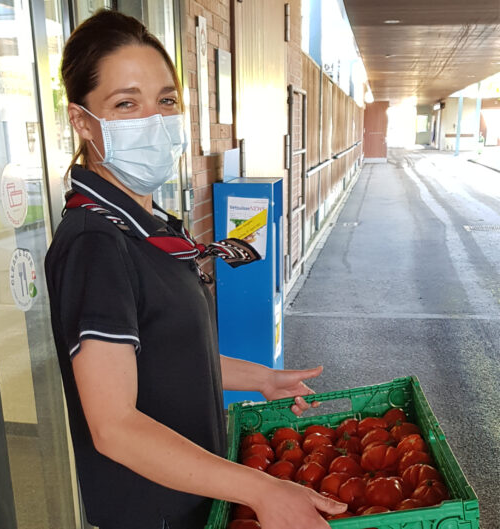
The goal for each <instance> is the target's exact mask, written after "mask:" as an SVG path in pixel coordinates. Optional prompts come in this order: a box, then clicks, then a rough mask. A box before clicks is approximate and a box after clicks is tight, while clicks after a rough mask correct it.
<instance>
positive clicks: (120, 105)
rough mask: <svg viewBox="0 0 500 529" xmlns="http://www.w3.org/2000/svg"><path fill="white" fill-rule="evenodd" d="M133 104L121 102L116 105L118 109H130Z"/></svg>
mask: <svg viewBox="0 0 500 529" xmlns="http://www.w3.org/2000/svg"><path fill="white" fill-rule="evenodd" d="M131 106H132V103H131V102H130V101H121V102H120V103H118V104H117V105H116V108H130V107H131Z"/></svg>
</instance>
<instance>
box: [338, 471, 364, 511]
mask: <svg viewBox="0 0 500 529" xmlns="http://www.w3.org/2000/svg"><path fill="white" fill-rule="evenodd" d="M365 490H366V483H365V480H364V479H363V478H358V477H352V478H349V479H348V480H347V481H345V482H344V483H342V485H340V487H339V498H340V499H341V500H342V501H343V502H344V503H347V504H348V505H349V509H350V510H351V511H355V510H356V509H358V508H359V507H361V506H362V505H366V497H365Z"/></svg>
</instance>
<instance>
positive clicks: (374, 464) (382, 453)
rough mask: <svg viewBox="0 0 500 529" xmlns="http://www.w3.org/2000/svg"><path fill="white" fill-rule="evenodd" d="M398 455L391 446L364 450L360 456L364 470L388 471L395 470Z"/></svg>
mask: <svg viewBox="0 0 500 529" xmlns="http://www.w3.org/2000/svg"><path fill="white" fill-rule="evenodd" d="M397 461H398V454H397V452H396V449H395V448H394V447H393V446H387V445H379V446H374V447H373V448H370V449H369V450H365V451H364V452H363V455H362V456H361V467H362V468H363V469H364V470H368V471H369V470H390V471H395V470H396V468H397Z"/></svg>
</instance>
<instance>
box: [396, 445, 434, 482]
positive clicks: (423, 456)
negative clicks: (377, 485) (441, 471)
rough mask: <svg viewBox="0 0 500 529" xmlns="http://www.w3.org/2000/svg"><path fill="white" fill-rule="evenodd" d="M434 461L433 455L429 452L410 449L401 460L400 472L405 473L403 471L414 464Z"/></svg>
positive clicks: (427, 463)
mask: <svg viewBox="0 0 500 529" xmlns="http://www.w3.org/2000/svg"><path fill="white" fill-rule="evenodd" d="M430 463H432V459H431V456H430V455H429V454H428V453H427V452H419V451H418V450H410V451H409V452H405V453H404V454H403V457H402V458H401V459H400V460H399V465H398V474H399V475H400V476H402V475H403V472H404V471H405V470H406V469H407V468H408V467H411V466H412V465H417V464H422V465H429V464H430Z"/></svg>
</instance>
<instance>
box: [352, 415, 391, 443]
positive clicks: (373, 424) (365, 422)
mask: <svg viewBox="0 0 500 529" xmlns="http://www.w3.org/2000/svg"><path fill="white" fill-rule="evenodd" d="M374 428H382V429H383V430H386V429H387V428H389V424H388V422H387V421H386V420H385V419H382V418H380V417H366V418H365V419H362V420H361V421H359V424H358V437H360V438H363V437H364V436H365V435H366V434H367V433H368V432H369V431H370V430H373V429H374Z"/></svg>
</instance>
